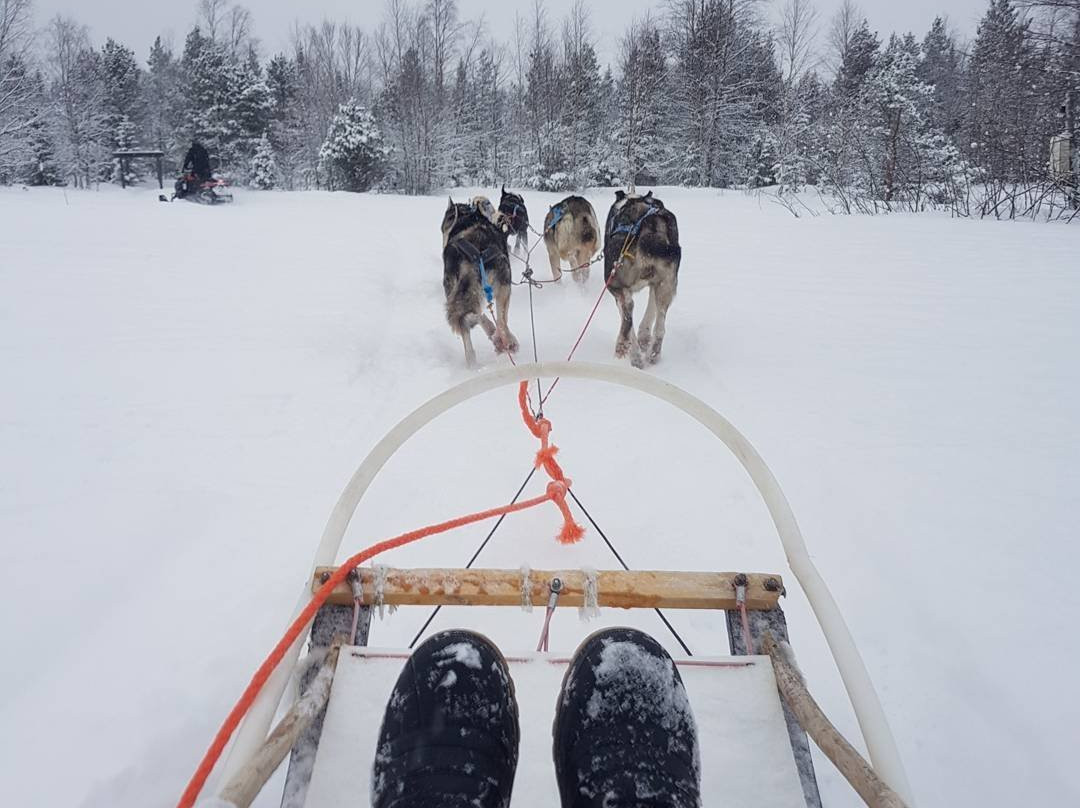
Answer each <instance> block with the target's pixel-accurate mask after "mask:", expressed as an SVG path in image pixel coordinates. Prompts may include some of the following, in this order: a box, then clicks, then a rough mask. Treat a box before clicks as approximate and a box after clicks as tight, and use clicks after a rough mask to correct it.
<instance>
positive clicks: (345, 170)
mask: <svg viewBox="0 0 1080 808" xmlns="http://www.w3.org/2000/svg"><path fill="white" fill-rule="evenodd" d="M389 153H390V150H389V149H388V148H386V146H385V145H384V144H383V138H382V133H381V132H379V127H378V126H376V125H375V118H374V117H372V115H371V113H370V112H368V111H367V109H366V108H365V107H364V106H362V105H360V104H357V103H356V102H355V101H350V102H349V103H347V104H342V105H341V106H340V107H338V112H337V115H335V116H334V119H333V120H332V121H331V122H330V131H329V132H327V135H326V140H325V141H324V142H323V144H322V147H321V148H320V149H319V169H320V172H321V173H322V174H323V176H325V177H326V184H327V186H328V187H329V188H330V189H331V190H333V189H336V188H340V189H342V190H345V191H367V190H369V189H370V188H371V187H372V186H373V185H375V184H376V183H377V182H378V181H379V180H380V179H381V178H382V176H383V173H384V172H385V171H386V158H387V155H388V154H389Z"/></svg>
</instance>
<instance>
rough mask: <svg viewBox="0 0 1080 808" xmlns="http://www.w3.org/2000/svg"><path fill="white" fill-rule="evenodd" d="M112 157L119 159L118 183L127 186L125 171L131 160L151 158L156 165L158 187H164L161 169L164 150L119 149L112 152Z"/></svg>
mask: <svg viewBox="0 0 1080 808" xmlns="http://www.w3.org/2000/svg"><path fill="white" fill-rule="evenodd" d="M113 157H114V158H115V159H117V160H119V161H120V185H121V186H123V187H124V188H127V172H128V167H129V166H130V165H131V161H132V160H138V159H147V160H153V161H154V163H155V165H156V166H157V181H158V188H161V189H164V188H165V174H164V171H163V169H162V159H163V158H164V157H165V152H163V151H157V150H154V149H121V150H119V151H114V152H113Z"/></svg>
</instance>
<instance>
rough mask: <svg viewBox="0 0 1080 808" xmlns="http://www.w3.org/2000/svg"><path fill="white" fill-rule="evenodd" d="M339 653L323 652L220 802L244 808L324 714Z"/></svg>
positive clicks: (335, 650) (335, 648) (336, 646)
mask: <svg viewBox="0 0 1080 808" xmlns="http://www.w3.org/2000/svg"><path fill="white" fill-rule="evenodd" d="M340 650H341V643H340V642H338V643H335V644H334V645H333V647H332V648H331V649H330V650H329V651H328V652H327V654H326V659H325V661H324V662H323V664H322V665H321V666H320V667H319V669H318V672H317V673H316V674H315V677H314V678H313V679H312V681H311V685H310V686H309V687H308V690H307V693H305V694H304V696H303V698H301V699H298V700H297V702H296V703H295V704H293V706H292V707H290V708H289V711H288V712H287V713H285V717H284V718H282V719H281V722H280V723H279V724H278V725H277V726H276V727H274V731H273V732H271V733H270V735H269V737H267V739H266V742H265V743H264V744H263V745H262V747H261V748H260V749H259V751H258V752H257V753H256V754H255V757H254V758H252V759H251V760H250V761H248V763H247V764H245V765H244V767H243V768H242V769H240V771H238V772H237V773H236V774H235V775H234V776H233V778H232V779H231V780H230V781H229V782H228V783H226V785H225V788H223V789H222V790H221V799H222V800H223V801H224V802H226V803H229V804H231V805H233V806H235V808H248V806H250V805H251V803H252V801H253V800H254V799H255V797H256V796H258V794H259V791H261V790H262V787H263V786H264V785H266V781H267V780H269V779H270V776H271V775H272V774H273V773H274V771H275V770H276V769H277V767H278V765H279V764H280V763H281V761H283V760H284V759H285V755H287V754H288V753H289V750H290V749H292V748H293V744H295V743H296V740H297V739H298V738H299V737H300V734H301V733H302V732H303V731H304V730H305V729H306V728H307V727H308V726H310V725H311V723H312V722H313V721H314V719H315V716H316V714H318V715H324V714H325V711H326V703H327V702H328V701H329V700H330V686H331V685H332V684H333V682H334V670H335V669H336V668H337V661H338V652H339V651H340Z"/></svg>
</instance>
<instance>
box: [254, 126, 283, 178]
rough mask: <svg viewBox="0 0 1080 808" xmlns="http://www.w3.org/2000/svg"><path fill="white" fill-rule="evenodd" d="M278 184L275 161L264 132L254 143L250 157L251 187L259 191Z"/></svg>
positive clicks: (272, 150) (268, 139)
mask: <svg viewBox="0 0 1080 808" xmlns="http://www.w3.org/2000/svg"><path fill="white" fill-rule="evenodd" d="M277 185H278V169H277V162H276V161H275V160H274V149H273V147H272V146H271V145H270V138H268V137H267V136H266V135H265V134H264V135H263V136H262V138H261V139H260V140H259V142H258V143H257V144H256V145H255V154H254V155H253V156H252V158H251V187H252V188H258V189H259V190H260V191H272V190H273V189H274V188H276V187H277Z"/></svg>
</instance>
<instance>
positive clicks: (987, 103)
mask: <svg viewBox="0 0 1080 808" xmlns="http://www.w3.org/2000/svg"><path fill="white" fill-rule="evenodd" d="M1028 25H1029V22H1028V21H1026V20H1022V19H1021V18H1020V16H1019V14H1018V12H1017V10H1016V8H1015V7H1014V6H1013V4H1012V2H1011V0H991V2H990V7H989V8H988V9H987V11H986V14H985V16H984V17H983V18H982V21H981V22H980V23H979V28H978V33H977V34H976V37H975V45H974V47H973V48H972V50H971V58H970V62H969V65H968V71H967V82H966V85H965V95H966V99H965V101H966V103H965V109H966V110H967V116H966V120H965V122H964V128H963V133H964V134H963V143H962V146H963V147H964V149H965V151H966V153H967V154H968V155H969V156H970V157H971V159H972V160H973V162H975V163H976V164H977V165H978V166H980V167H981V168H983V169H984V170H985V171H986V172H987V176H988V177H989V178H991V179H995V180H1018V179H1021V178H1024V177H1025V176H1027V175H1029V173H1031V172H1032V170H1037V165H1038V164H1040V163H1042V162H1044V160H1043V156H1044V155H1045V151H1046V147H1045V145H1044V142H1032V141H1034V139H1035V138H1034V133H1033V132H1032V131H1031V130H1032V128H1033V126H1032V124H1033V123H1034V122H1033V121H1032V118H1033V117H1034V113H1035V111H1034V110H1033V104H1032V100H1033V99H1032V90H1033V89H1034V88H1036V87H1037V86H1038V85H1040V84H1042V80H1041V79H1040V77H1039V76H1037V75H1036V72H1037V71H1036V69H1035V67H1036V66H1035V64H1034V62H1035V53H1034V47H1033V43H1032V42H1031V41H1030V39H1029V37H1028ZM1032 151H1035V152H1036V154H1037V155H1038V157H1037V158H1035V159H1032V154H1031V152H1032Z"/></svg>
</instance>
